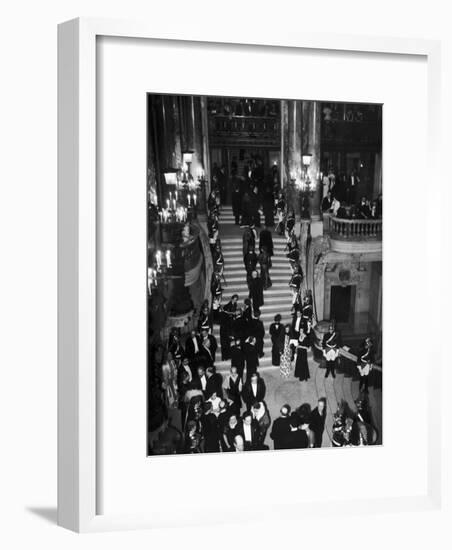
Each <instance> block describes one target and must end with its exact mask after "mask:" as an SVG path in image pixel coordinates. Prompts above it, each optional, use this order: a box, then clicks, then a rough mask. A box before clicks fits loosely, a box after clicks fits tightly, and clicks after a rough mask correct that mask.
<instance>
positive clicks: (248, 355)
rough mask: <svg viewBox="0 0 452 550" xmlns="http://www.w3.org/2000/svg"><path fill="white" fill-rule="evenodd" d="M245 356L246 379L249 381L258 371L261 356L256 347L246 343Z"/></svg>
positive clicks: (244, 346)
mask: <svg viewBox="0 0 452 550" xmlns="http://www.w3.org/2000/svg"><path fill="white" fill-rule="evenodd" d="M243 355H244V356H245V363H246V378H247V380H249V378H250V377H251V375H252V374H253V373H255V372H256V371H257V367H258V366H259V356H258V352H257V348H256V346H255V345H253V344H248V343H247V342H245V343H244V344H243Z"/></svg>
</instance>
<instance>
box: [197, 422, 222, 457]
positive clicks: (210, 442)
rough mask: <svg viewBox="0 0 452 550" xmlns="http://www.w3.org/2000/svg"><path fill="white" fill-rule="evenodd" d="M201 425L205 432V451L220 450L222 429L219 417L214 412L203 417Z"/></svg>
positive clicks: (215, 451) (214, 451) (216, 451)
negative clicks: (219, 424) (220, 428)
mask: <svg viewBox="0 0 452 550" xmlns="http://www.w3.org/2000/svg"><path fill="white" fill-rule="evenodd" d="M201 425H202V430H203V434H204V452H206V453H218V452H220V437H221V434H220V430H219V426H218V420H217V417H216V416H215V415H214V414H213V413H209V414H205V415H203V416H202V417H201Z"/></svg>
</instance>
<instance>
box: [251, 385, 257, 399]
mask: <svg viewBox="0 0 452 550" xmlns="http://www.w3.org/2000/svg"><path fill="white" fill-rule="evenodd" d="M251 389H252V391H253V395H254V397H256V395H257V384H253V383H251Z"/></svg>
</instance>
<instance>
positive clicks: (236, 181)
mask: <svg viewBox="0 0 452 550" xmlns="http://www.w3.org/2000/svg"><path fill="white" fill-rule="evenodd" d="M240 184H241V180H240V178H239V177H238V176H237V174H234V175H233V176H232V178H231V194H232V212H233V214H234V219H235V225H239V223H240V215H241V205H242V193H241V185H240Z"/></svg>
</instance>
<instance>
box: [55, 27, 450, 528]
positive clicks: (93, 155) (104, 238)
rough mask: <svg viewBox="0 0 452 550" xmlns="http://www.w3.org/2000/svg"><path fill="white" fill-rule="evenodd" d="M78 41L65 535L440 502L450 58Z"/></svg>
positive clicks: (344, 40) (103, 37)
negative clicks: (445, 64) (445, 101)
mask: <svg viewBox="0 0 452 550" xmlns="http://www.w3.org/2000/svg"><path fill="white" fill-rule="evenodd" d="M58 37H59V38H58V48H59V61H58V69H59V76H58V82H59V92H58V101H59V103H58V110H59V153H58V158H59V168H58V180H59V197H58V209H59V228H58V229H59V245H58V246H59V247H58V253H59V260H58V262H59V263H58V265H59V356H58V361H59V383H58V391H59V412H58V414H59V428H58V436H59V447H58V449H59V451H58V452H59V456H58V465H59V480H58V517H59V524H60V525H62V526H64V527H67V528H70V529H73V530H76V531H99V530H107V529H130V528H138V527H158V526H172V525H178V526H180V525H192V524H196V523H198V524H199V523H200V522H201V521H202V522H204V523H212V522H218V521H219V518H220V520H222V521H228V522H231V521H237V522H240V521H247V520H252V519H258V520H265V519H267V518H268V519H275V518H279V517H285V518H288V517H289V518H290V517H293V518H296V517H300V516H303V517H306V516H307V515H318V514H334V513H335V510H336V508H337V506H338V505H340V503H345V502H347V509H348V510H349V512H350V513H352V512H358V511H362V510H363V508H365V510H366V511H368V512H374V513H378V512H387V511H410V510H418V511H419V510H422V511H423V510H432V509H439V507H440V502H441V467H442V464H441V452H440V449H441V427H440V423H439V422H438V418H439V417H441V414H442V413H441V403H440V400H439V398H438V396H439V395H440V391H439V390H440V383H441V356H440V353H439V349H438V348H437V347H435V346H429V345H428V342H433V341H435V340H436V339H437V338H438V336H437V333H436V332H437V330H438V327H437V326H436V325H435V323H430V322H425V320H426V319H438V318H439V317H440V313H439V307H440V306H439V304H440V300H439V298H438V297H439V294H440V291H441V287H440V279H439V273H440V269H437V267H438V266H440V265H441V261H442V260H441V242H440V241H439V239H438V238H436V237H435V235H438V234H439V233H440V229H439V228H440V224H441V219H440V217H439V216H438V215H437V211H436V210H434V209H432V208H430V207H429V205H430V204H435V203H436V204H440V202H441V186H440V184H438V185H436V184H435V182H440V181H441V178H440V160H439V147H440V145H439V143H440V142H439V138H440V44H439V43H436V42H433V41H425V40H406V39H387V38H381V39H380V38H370V37H353V36H329V35H311V34H305V33H303V34H300V35H296V36H295V35H291V34H289V35H287V34H286V33H284V32H282V31H281V32H276V33H275V32H272V38H271V43H269V41H268V37H265V36H264V33H263V34H262V35H261V34H260V32H259V31H253V32H252V33H251V34H248V35H247V36H246V37H245V36H242V35H239V34H238V33H235V32H234V31H232V32H231V33H230V34H224V36H222V35H221V31H220V34H218V33H216V34H215V36H213V34H211V33H210V32H209V31H207V30H197V31H196V32H195V31H190V32H189V31H187V32H186V33H184V34H181V35H178V36H177V37H174V36H169V35H166V34H164V33H162V32H159V29H158V27H153V26H152V25H149V26H147V25H142V24H138V23H132V22H123V21H105V20H98V19H77V20H74V21H69V22H66V23H63V24H61V25H60V26H59V33H58ZM427 182H428V184H427ZM426 195H428V201H426ZM402 206H404V207H403V208H402ZM407 208H408V209H409V210H410V212H412V213H413V214H414V213H415V214H416V215H415V216H413V217H408V216H406V211H407V210H406V209H407ZM435 266H436V268H435ZM421 269H422V285H421V284H420V280H419V279H420V276H419V272H420V270H421ZM413 320H414V321H416V320H418V321H419V323H418V325H417V326H415V325H413ZM407 411H415V415H416V420H415V422H408V421H406V420H404V415H405V414H406V412H407ZM251 451H252V452H251ZM308 472H309V475H308ZM377 472H380V473H381V472H384V473H385V474H384V475H380V474H377ZM218 477H220V478H221V480H222V481H221V490H220V489H218V488H216V489H215V490H214V485H215V482H214V481H213V480H214V479H218ZM195 483H196V487H197V492H196V493H197V494H193V493H192V492H190V491H189V490H188V489H189V487H191V486H192V485H193V484H195ZM247 486H248V487H250V488H251V486H252V487H253V488H252V491H251V492H250V493H249V494H250V495H252V502H251V501H250V500H248V499H246V498H242V497H243V493H242V492H241V491H238V490H235V489H234V487H235V488H243V487H247ZM212 491H213V492H212ZM183 495H185V496H183ZM209 495H210V496H209ZM187 499H188V501H187ZM256 502H266V503H267V504H266V506H265V509H263V507H262V506H255V505H253V504H252V503H256ZM281 502H285V503H286V506H285V507H284V508H281V506H280V505H279V503H281ZM187 506H189V508H190V511H191V513H190V515H189V514H187Z"/></svg>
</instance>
